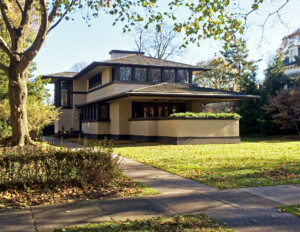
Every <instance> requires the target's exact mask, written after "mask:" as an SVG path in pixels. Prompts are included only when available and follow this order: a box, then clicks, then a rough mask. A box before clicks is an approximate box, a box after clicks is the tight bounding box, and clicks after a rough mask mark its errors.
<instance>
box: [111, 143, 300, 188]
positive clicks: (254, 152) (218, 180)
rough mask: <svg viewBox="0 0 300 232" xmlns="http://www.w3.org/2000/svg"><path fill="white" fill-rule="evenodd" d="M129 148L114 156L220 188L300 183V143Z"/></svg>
mask: <svg viewBox="0 0 300 232" xmlns="http://www.w3.org/2000/svg"><path fill="white" fill-rule="evenodd" d="M137 145H138V146H133V145H128V146H125V147H120V148H115V149H114V153H116V154H120V155H122V156H124V157H126V158H129V159H133V160H136V161H138V162H142V163H145V164H148V165H151V166H154V167H156V168H159V169H162V170H165V171H168V172H171V173H174V174H176V175H179V176H182V177H185V178H189V179H192V180H195V181H199V182H201V183H204V184H207V185H210V186H213V187H217V188H220V189H231V188H243V187H255V186H267V185H278V184H296V183H298V184H299V183H300V142H299V141H284V140H282V139H269V140H268V139H261V138H258V139H255V140H254V139H251V140H250V139H248V140H247V141H245V142H242V143H240V144H201V145H159V146H157V145H156V146H155V145H149V144H146V145H144V146H142V145H141V144H137Z"/></svg>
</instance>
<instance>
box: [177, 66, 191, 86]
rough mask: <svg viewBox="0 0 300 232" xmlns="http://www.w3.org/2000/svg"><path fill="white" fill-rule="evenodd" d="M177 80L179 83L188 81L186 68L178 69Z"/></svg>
mask: <svg viewBox="0 0 300 232" xmlns="http://www.w3.org/2000/svg"><path fill="white" fill-rule="evenodd" d="M177 81H178V82H179V83H189V71H188V70H182V69H180V70H178V77H177Z"/></svg>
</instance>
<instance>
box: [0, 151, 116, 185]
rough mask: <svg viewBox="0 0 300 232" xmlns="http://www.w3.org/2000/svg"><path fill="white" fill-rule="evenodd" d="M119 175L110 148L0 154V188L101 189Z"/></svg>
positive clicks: (5, 152) (6, 152) (4, 152)
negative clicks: (59, 187) (87, 186)
mask: <svg viewBox="0 0 300 232" xmlns="http://www.w3.org/2000/svg"><path fill="white" fill-rule="evenodd" d="M120 174H121V172H120V167H119V159H118V157H113V155H112V150H111V149H106V150H105V149H102V150H100V149H98V150H97V149H93V148H85V149H69V148H53V147H47V148H41V147H33V146H31V147H24V148H10V149H9V150H8V149H6V150H5V149H4V150H3V152H2V153H0V187H1V188H2V189H8V188H16V187H18V188H23V187H25V186H31V185H41V186H47V187H51V186H57V185H72V186H85V185H91V184H92V185H97V186H99V187H105V186H108V185H110V184H111V183H112V181H113V180H114V179H115V178H117V177H119V176H120Z"/></svg>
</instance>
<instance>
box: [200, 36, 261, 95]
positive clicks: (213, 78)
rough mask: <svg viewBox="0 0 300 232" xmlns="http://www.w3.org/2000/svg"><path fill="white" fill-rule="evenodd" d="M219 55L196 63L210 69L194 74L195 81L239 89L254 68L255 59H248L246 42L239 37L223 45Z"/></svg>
mask: <svg viewBox="0 0 300 232" xmlns="http://www.w3.org/2000/svg"><path fill="white" fill-rule="evenodd" d="M220 53H221V55H222V56H221V57H218V58H214V59H212V60H208V61H204V62H199V63H198V64H197V65H198V66H201V67H205V68H211V69H212V70H211V71H207V72H202V73H199V74H197V75H196V78H195V82H196V83H198V84H199V85H200V86H203V87H210V88H216V89H225V90H234V91H238V90H239V91H241V90H242V88H243V85H245V83H246V82H247V78H248V76H249V75H250V74H251V73H252V72H253V70H255V69H256V65H255V63H256V62H255V61H248V56H249V51H248V49H247V48H246V42H245V41H244V40H241V39H239V40H238V41H232V42H231V43H230V46H226V45H224V47H223V50H222V51H220Z"/></svg>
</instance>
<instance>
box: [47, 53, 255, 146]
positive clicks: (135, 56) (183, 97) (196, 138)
mask: <svg viewBox="0 0 300 232" xmlns="http://www.w3.org/2000/svg"><path fill="white" fill-rule="evenodd" d="M110 55H111V59H110V60H106V61H103V62H93V63H91V64H90V65H89V66H87V67H86V68H85V69H83V70H82V71H81V72H79V73H72V72H63V73H56V74H51V75H45V76H43V78H51V83H53V84H54V85H55V105H56V106H57V107H60V108H61V109H60V111H61V112H62V114H61V115H60V119H59V120H58V121H57V122H55V133H57V134H59V133H63V131H64V133H65V132H66V131H75V132H81V133H82V134H83V136H85V137H88V138H95V139H97V138H104V137H107V138H109V139H130V140H136V141H145V142H150V141H151V142H152V141H156V142H166V143H172V144H184V143H190V144H192V143H236V142H239V141H240V138H239V120H237V119H200V118H174V117H169V116H170V114H172V113H175V112H186V111H189V112H201V111H202V106H203V104H207V103H213V102H224V101H237V100H243V99H249V98H256V96H251V95H243V94H241V93H237V92H231V91H224V90H217V89H208V88H202V87H198V86H197V85H195V84H193V76H194V75H195V74H197V72H205V71H207V69H204V68H200V67H198V66H193V65H188V64H183V63H177V62H171V61H166V60H159V59H155V58H151V57H147V56H144V53H142V52H131V51H120V50H112V51H111V52H110Z"/></svg>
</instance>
